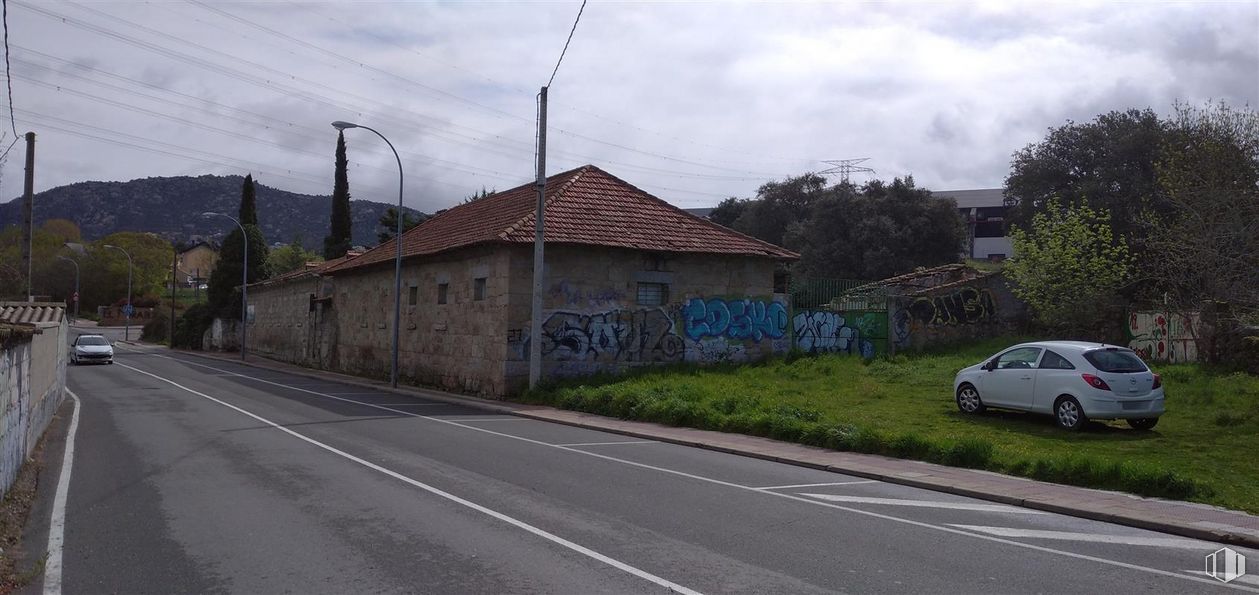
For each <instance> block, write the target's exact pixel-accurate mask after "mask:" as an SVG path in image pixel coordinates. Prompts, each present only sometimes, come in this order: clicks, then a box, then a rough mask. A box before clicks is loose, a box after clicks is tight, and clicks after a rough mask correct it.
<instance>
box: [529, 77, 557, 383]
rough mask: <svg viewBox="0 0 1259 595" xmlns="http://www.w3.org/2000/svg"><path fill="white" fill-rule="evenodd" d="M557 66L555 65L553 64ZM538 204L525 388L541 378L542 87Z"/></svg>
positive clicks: (542, 93) (542, 97) (543, 98)
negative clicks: (527, 379) (526, 384)
mask: <svg viewBox="0 0 1259 595" xmlns="http://www.w3.org/2000/svg"><path fill="white" fill-rule="evenodd" d="M557 67H558V65H557ZM537 186H538V205H537V212H536V214H535V215H534V226H533V307H532V309H531V310H530V316H529V319H530V323H529V388H533V387H535V386H537V385H538V381H539V380H541V379H542V285H543V279H542V273H543V272H544V268H545V267H544V254H543V241H542V237H543V232H544V223H543V207H544V206H545V203H546V87H542V90H541V91H540V92H539V93H538V181H537Z"/></svg>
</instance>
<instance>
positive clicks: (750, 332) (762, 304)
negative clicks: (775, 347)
mask: <svg viewBox="0 0 1259 595" xmlns="http://www.w3.org/2000/svg"><path fill="white" fill-rule="evenodd" d="M682 318H683V320H684V321H685V324H684V325H683V326H684V327H685V330H686V336H688V337H690V338H691V339H693V340H697V339H700V338H702V337H729V338H731V339H738V340H741V341H742V340H751V341H761V340H762V339H764V338H765V337H770V338H772V339H780V338H782V337H783V336H784V335H786V333H787V308H786V306H784V305H783V304H782V303H781V302H773V301H769V302H766V301H761V300H723V299H721V298H712V299H709V300H704V299H703V298H691V299H690V300H688V301H687V302H686V305H684V306H683V307H682Z"/></svg>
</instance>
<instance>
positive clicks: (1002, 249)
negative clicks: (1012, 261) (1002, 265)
mask: <svg viewBox="0 0 1259 595" xmlns="http://www.w3.org/2000/svg"><path fill="white" fill-rule="evenodd" d="M931 194H933V195H934V196H938V197H941V198H951V199H953V200H955V201H957V210H958V211H959V212H960V213H961V215H962V221H964V222H966V232H967V233H966V247H965V251H964V252H963V256H965V257H967V258H973V259H977V260H1004V259H1006V258H1008V257H1010V256H1011V255H1013V254H1014V247H1013V245H1012V244H1011V243H1010V238H1009V236H1007V235H1005V211H1006V207H1005V195H1004V191H1003V190H1002V189H1001V188H981V189H978V190H933V191H932V192H931Z"/></svg>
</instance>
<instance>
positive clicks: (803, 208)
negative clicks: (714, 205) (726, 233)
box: [733, 173, 828, 246]
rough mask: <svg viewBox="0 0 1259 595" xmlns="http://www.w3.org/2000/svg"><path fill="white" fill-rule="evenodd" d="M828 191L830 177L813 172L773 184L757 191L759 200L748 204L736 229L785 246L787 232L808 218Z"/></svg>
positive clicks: (735, 225) (736, 222)
mask: <svg viewBox="0 0 1259 595" xmlns="http://www.w3.org/2000/svg"><path fill="white" fill-rule="evenodd" d="M827 192H828V191H827V188H826V178H823V177H822V176H819V175H817V174H813V173H806V174H804V175H801V176H797V177H794V178H787V179H786V180H783V181H782V182H769V183H767V184H765V185H763V186H761V187H760V189H758V190H757V191H756V199H755V200H751V201H747V202H746V204H745V206H744V208H743V212H742V213H741V214H740V215H739V217H738V218H737V219H735V221H734V225H733V227H734V229H736V230H738V231H741V232H743V233H746V234H748V235H750V236H752V237H755V238H759V239H762V240H765V241H766V242H769V243H771V244H775V245H778V246H782V245H783V237H784V236H785V235H786V233H787V229H788V228H790V227H791V226H792V225H794V224H796V223H797V222H799V221H801V220H803V219H804V218H805V217H807V216H808V214H809V210H810V208H811V207H812V206H813V203H814V202H816V201H817V200H819V199H820V198H822V197H823V196H826V194H827Z"/></svg>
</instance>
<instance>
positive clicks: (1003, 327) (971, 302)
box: [888, 273, 1026, 350]
mask: <svg viewBox="0 0 1259 595" xmlns="http://www.w3.org/2000/svg"><path fill="white" fill-rule="evenodd" d="M888 310H889V317H890V319H891V330H892V337H891V338H892V341H893V342H894V345H895V347H896V349H897V350H906V349H908V350H921V349H924V348H926V347H928V346H934V345H948V344H952V343H958V342H962V341H969V340H973V339H980V338H987V337H996V336H1000V335H1003V334H1006V333H1009V332H1010V331H1011V330H1013V329H1014V327H1015V326H1017V324H1018V322H1019V321H1020V320H1022V319H1023V318H1024V317H1025V315H1026V306H1025V305H1024V304H1023V302H1022V301H1021V300H1019V299H1018V298H1017V297H1015V295H1014V293H1013V292H1011V291H1010V288H1009V287H1008V286H1007V285H1006V281H1005V276H1004V275H1002V274H1000V273H996V274H991V275H986V276H983V277H978V278H974V279H967V280H963V281H957V282H954V283H948V284H945V285H940V286H937V287H932V288H929V289H924V290H920V291H916V292H914V293H911V294H908V295H894V296H892V297H891V298H890V301H889V304H888Z"/></svg>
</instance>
